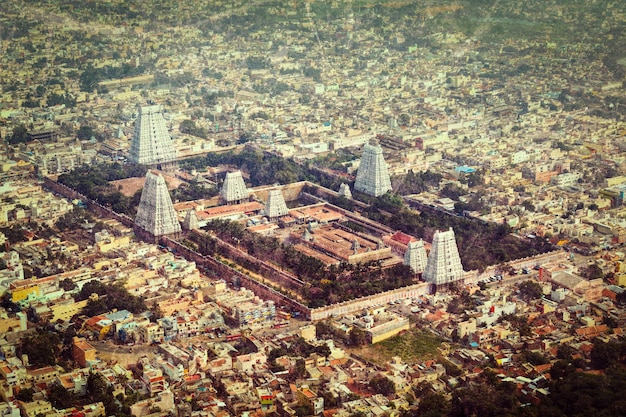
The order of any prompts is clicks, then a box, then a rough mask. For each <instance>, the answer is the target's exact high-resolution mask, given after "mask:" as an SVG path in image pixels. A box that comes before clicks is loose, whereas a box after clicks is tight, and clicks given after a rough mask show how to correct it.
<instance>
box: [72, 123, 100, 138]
mask: <svg viewBox="0 0 626 417" xmlns="http://www.w3.org/2000/svg"><path fill="white" fill-rule="evenodd" d="M92 136H95V133H94V130H93V127H91V126H89V125H81V126H80V128H79V129H78V132H76V137H77V138H78V139H80V140H89V139H91V137H92Z"/></svg>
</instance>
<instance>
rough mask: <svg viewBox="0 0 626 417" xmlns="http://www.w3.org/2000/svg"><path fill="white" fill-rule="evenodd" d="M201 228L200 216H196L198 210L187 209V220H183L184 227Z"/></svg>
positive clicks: (189, 228)
mask: <svg viewBox="0 0 626 417" xmlns="http://www.w3.org/2000/svg"><path fill="white" fill-rule="evenodd" d="M199 228H200V224H199V223H198V216H196V211H195V210H194V209H189V210H187V214H186V215H185V220H184V221H183V229H185V230H196V229H199Z"/></svg>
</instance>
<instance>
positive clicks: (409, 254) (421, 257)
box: [404, 239, 427, 274]
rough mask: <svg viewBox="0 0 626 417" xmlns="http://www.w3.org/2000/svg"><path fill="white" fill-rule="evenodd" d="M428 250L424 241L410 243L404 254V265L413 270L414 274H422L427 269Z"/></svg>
mask: <svg viewBox="0 0 626 417" xmlns="http://www.w3.org/2000/svg"><path fill="white" fill-rule="evenodd" d="M426 262H427V257H426V248H424V241H423V240H421V239H420V240H419V241H417V242H409V244H408V248H407V250H406V252H405V253H404V265H407V266H409V267H410V268H411V270H412V271H413V273H414V274H421V273H422V272H424V269H426Z"/></svg>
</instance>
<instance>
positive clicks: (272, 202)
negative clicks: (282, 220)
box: [263, 190, 289, 220]
mask: <svg viewBox="0 0 626 417" xmlns="http://www.w3.org/2000/svg"><path fill="white" fill-rule="evenodd" d="M288 213H289V209H288V208H287V203H285V197H283V193H282V192H281V191H280V190H270V193H269V196H268V197H267V203H265V211H264V212H263V214H265V215H266V216H267V217H269V218H270V220H273V219H276V218H278V217H281V216H285V215H286V214H288Z"/></svg>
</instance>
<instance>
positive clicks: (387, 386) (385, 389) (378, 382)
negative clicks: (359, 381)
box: [369, 374, 396, 395]
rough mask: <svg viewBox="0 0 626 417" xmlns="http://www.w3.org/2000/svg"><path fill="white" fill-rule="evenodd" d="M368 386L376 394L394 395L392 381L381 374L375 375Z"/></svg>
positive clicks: (394, 387)
mask: <svg viewBox="0 0 626 417" xmlns="http://www.w3.org/2000/svg"><path fill="white" fill-rule="evenodd" d="M369 386H370V388H371V389H372V391H374V392H375V393H376V394H383V395H391V394H395V393H396V386H395V385H394V383H393V381H392V380H390V379H389V378H387V377H386V376H384V375H382V374H377V375H376V376H374V377H373V378H372V379H370V382H369Z"/></svg>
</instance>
